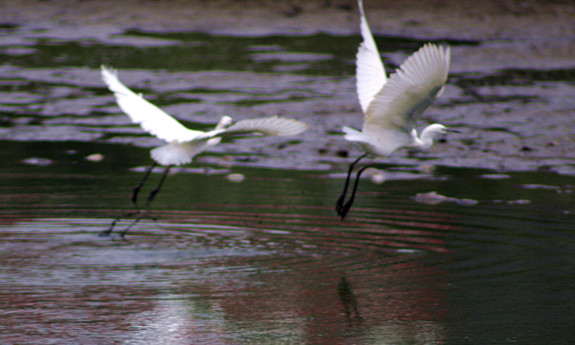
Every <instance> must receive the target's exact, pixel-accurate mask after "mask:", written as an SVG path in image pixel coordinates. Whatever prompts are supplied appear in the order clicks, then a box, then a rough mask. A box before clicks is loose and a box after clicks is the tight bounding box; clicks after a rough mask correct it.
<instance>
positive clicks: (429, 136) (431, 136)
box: [421, 123, 460, 149]
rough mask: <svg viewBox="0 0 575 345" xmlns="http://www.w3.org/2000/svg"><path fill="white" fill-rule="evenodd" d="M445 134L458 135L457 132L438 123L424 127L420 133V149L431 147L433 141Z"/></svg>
mask: <svg viewBox="0 0 575 345" xmlns="http://www.w3.org/2000/svg"><path fill="white" fill-rule="evenodd" d="M447 132H455V133H460V132H459V131H458V130H455V129H450V128H447V127H445V126H444V125H442V124H439V123H434V124H432V125H429V126H427V127H425V129H424V130H423V132H421V142H422V145H421V147H422V148H423V149H428V148H430V147H431V145H433V140H435V139H436V138H437V137H439V136H441V135H443V134H445V133H447Z"/></svg>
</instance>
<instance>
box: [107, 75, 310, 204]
mask: <svg viewBox="0 0 575 345" xmlns="http://www.w3.org/2000/svg"><path fill="white" fill-rule="evenodd" d="M101 72H102V79H103V80H104V82H105V83H106V85H107V86H108V88H109V89H110V91H112V92H113V93H114V96H115V97H116V101H117V103H118V106H119V107H120V108H121V109H122V111H124V113H126V114H127V115H128V116H129V117H130V119H131V120H132V121H133V122H134V123H137V124H139V125H140V126H141V127H142V129H144V130H145V131H146V132H148V133H150V134H152V135H154V136H156V137H157V138H159V139H162V140H164V141H166V142H167V143H166V144H165V145H162V146H160V147H157V148H154V149H153V150H152V151H151V156H152V158H153V160H154V161H155V162H154V164H153V165H152V166H151V167H150V168H149V169H148V170H147V171H146V173H145V174H144V178H143V179H142V181H141V182H140V183H139V184H138V185H137V186H136V187H135V188H134V192H133V193H132V202H133V203H134V205H135V206H136V208H137V198H138V193H139V192H140V189H141V188H142V186H143V185H144V183H145V181H146V180H147V178H148V177H149V175H150V173H151V171H152V169H153V168H154V167H155V166H156V165H157V164H160V165H163V166H166V169H165V171H164V174H163V176H162V179H161V180H160V183H159V184H158V186H157V187H156V188H154V189H153V190H152V191H151V192H150V194H149V196H148V199H147V200H148V202H151V201H152V200H153V199H154V197H155V196H156V194H157V193H158V192H159V190H160V188H161V187H162V184H163V183H164V180H165V178H166V176H167V174H168V172H169V170H170V168H171V167H172V166H174V165H175V166H179V165H182V164H187V163H190V162H191V161H192V159H193V158H194V157H195V156H196V155H198V154H199V153H201V152H203V151H204V150H206V149H208V148H210V147H212V146H214V145H217V144H219V142H220V141H221V139H222V138H223V137H228V136H234V135H241V134H260V135H267V136H288V135H296V134H299V133H301V132H303V131H305V130H306V129H307V124H305V123H303V122H301V121H298V120H295V119H289V118H283V117H279V116H271V117H266V118H255V119H245V120H240V121H238V122H235V123H232V118H231V117H229V116H223V117H222V118H221V119H220V121H219V122H218V124H217V125H216V128H215V129H214V130H211V131H208V132H202V131H197V130H192V129H189V128H186V127H184V126H183V125H182V124H181V123H180V122H178V121H177V120H176V119H175V118H173V117H172V116H170V115H168V114H167V113H165V112H164V111H163V110H161V109H160V108H158V107H156V106H155V105H153V104H152V103H150V102H148V101H146V100H145V99H144V97H143V96H142V95H141V94H136V93H134V92H133V91H132V90H130V89H128V88H127V87H126V86H125V85H124V84H122V82H120V80H119V79H118V75H117V72H116V71H115V70H113V69H109V68H106V67H105V66H102V71H101Z"/></svg>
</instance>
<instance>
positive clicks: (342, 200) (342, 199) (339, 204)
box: [335, 153, 367, 216]
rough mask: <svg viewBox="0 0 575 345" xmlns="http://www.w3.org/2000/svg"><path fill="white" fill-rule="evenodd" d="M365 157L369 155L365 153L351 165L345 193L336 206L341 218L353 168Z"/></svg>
mask: <svg viewBox="0 0 575 345" xmlns="http://www.w3.org/2000/svg"><path fill="white" fill-rule="evenodd" d="M365 156H367V153H364V154H363V155H361V156H359V158H357V159H356V160H355V161H353V163H351V164H350V165H349V170H348V171H347V177H346V178H345V185H344V186H343V192H342V193H341V195H340V197H339V199H337V202H336V204H335V210H336V212H337V214H338V215H339V216H341V212H342V210H343V202H344V200H345V197H346V194H347V188H348V187H349V180H350V178H351V173H352V171H353V168H354V167H355V165H356V164H357V163H359V161H360V160H362V158H365Z"/></svg>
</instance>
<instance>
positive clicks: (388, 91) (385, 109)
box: [363, 43, 450, 135]
mask: <svg viewBox="0 0 575 345" xmlns="http://www.w3.org/2000/svg"><path fill="white" fill-rule="evenodd" d="M449 60H450V50H449V47H447V48H446V49H443V48H440V47H438V46H436V45H434V44H430V43H428V44H426V45H424V46H423V47H422V48H421V49H419V50H418V51H417V52H415V53H414V54H413V55H411V56H410V57H409V58H408V59H407V60H406V61H405V62H404V63H403V64H402V65H401V66H400V68H399V69H398V70H397V71H396V73H394V74H392V75H391V76H390V78H389V80H388V81H387V83H386V84H385V86H384V87H383V88H382V89H381V91H380V92H379V93H378V94H377V95H376V96H375V98H374V100H373V102H371V104H370V105H369V107H368V109H367V112H366V116H365V123H364V127H363V128H364V129H363V131H364V132H366V131H368V132H369V131H374V132H381V131H384V130H386V129H389V128H394V129H400V130H402V131H404V132H406V133H411V131H412V130H413V128H414V126H415V122H416V121H417V119H418V118H419V116H420V115H421V113H423V111H424V110H425V109H426V108H427V107H428V106H429V105H430V104H431V103H432V102H433V100H434V99H435V98H436V97H437V96H438V95H440V94H441V93H442V92H443V87H444V85H445V82H446V81H447V74H448V72H449ZM380 135H381V134H380Z"/></svg>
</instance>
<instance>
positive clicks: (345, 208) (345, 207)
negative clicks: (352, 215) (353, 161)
mask: <svg viewBox="0 0 575 345" xmlns="http://www.w3.org/2000/svg"><path fill="white" fill-rule="evenodd" d="M370 166H371V164H370V165H366V166H364V167H363V168H361V169H359V171H358V172H357V175H356V176H355V184H354V185H353V191H352V192H351V197H350V198H349V200H348V201H347V202H346V203H345V205H343V207H342V209H341V213H340V216H341V219H342V220H343V219H344V218H345V216H346V214H347V212H349V209H350V208H351V205H353V201H354V200H355V193H356V192H357V186H359V179H360V177H361V174H362V173H363V172H364V171H365V169H367V168H369V167H370Z"/></svg>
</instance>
